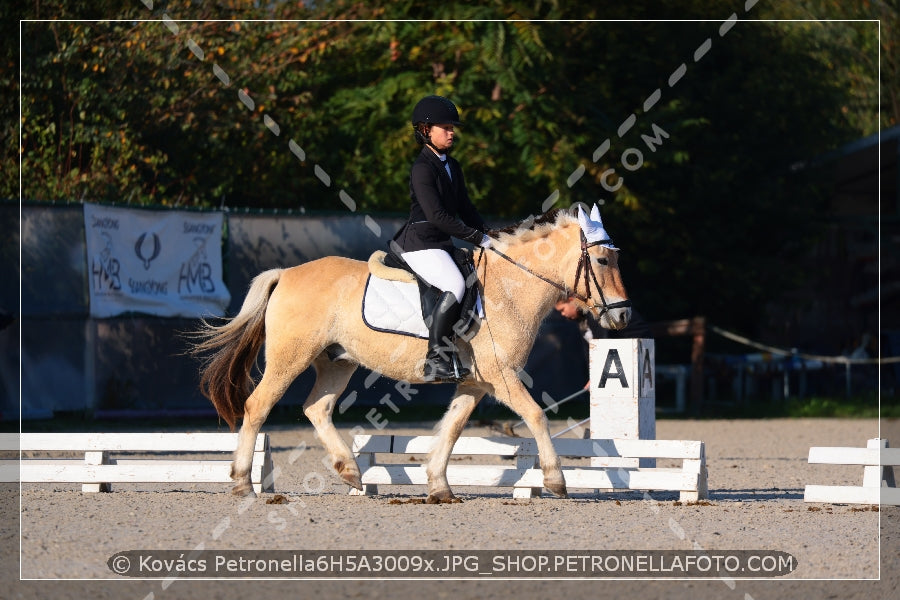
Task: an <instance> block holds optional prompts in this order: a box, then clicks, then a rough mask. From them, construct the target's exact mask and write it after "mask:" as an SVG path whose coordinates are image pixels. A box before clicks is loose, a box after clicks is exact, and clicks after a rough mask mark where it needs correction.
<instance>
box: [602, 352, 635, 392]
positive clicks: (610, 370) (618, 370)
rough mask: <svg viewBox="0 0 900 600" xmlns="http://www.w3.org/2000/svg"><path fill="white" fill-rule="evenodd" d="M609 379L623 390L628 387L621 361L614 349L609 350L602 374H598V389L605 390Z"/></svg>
mask: <svg viewBox="0 0 900 600" xmlns="http://www.w3.org/2000/svg"><path fill="white" fill-rule="evenodd" d="M610 378H612V379H616V380H618V381H619V384H620V385H621V386H622V387H623V388H627V387H628V377H627V376H626V375H625V368H624V367H623V366H622V359H621V358H619V351H618V350H616V349H615V348H610V349H609V352H607V354H606V362H605V363H604V364H603V372H602V373H601V374H600V383H599V384H598V387H601V388H605V387H606V383H607V381H608V380H609V379H610Z"/></svg>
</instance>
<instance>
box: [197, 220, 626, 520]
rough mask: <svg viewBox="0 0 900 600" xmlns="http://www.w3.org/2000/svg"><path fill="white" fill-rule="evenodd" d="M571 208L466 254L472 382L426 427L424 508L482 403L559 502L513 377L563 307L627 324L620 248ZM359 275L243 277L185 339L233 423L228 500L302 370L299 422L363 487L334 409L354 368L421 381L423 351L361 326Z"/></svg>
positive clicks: (342, 267)
mask: <svg viewBox="0 0 900 600" xmlns="http://www.w3.org/2000/svg"><path fill="white" fill-rule="evenodd" d="M576 206H578V209H577V212H576V211H573V210H563V209H554V210H552V211H550V212H548V213H545V214H543V215H540V216H538V217H529V218H528V219H526V220H525V221H523V222H521V223H519V224H517V225H514V226H510V227H507V228H505V229H500V230H493V231H490V232H488V236H489V237H491V238H492V247H491V248H490V249H488V250H484V249H480V248H477V249H476V250H475V251H473V255H474V253H475V252H480V255H479V256H478V259H477V263H476V273H477V279H478V282H477V283H478V286H479V287H480V290H481V292H482V305H483V314H484V316H483V319H481V320H480V323H479V326H477V327H476V329H475V330H474V332H472V333H469V334H467V335H465V336H461V337H459V338H458V339H457V347H458V350H459V357H460V361H461V363H462V364H463V365H464V366H466V367H468V368H469V369H470V371H471V374H470V375H469V377H468V378H466V379H465V380H462V381H459V382H458V383H457V385H456V389H455V393H454V395H453V397H452V400H451V402H450V405H449V407H448V408H447V411H446V412H445V414H444V415H443V417H442V418H441V419H440V421H439V422H438V424H437V425H436V427H435V430H436V435H435V437H436V441H435V444H434V447H433V448H432V449H431V451H430V452H429V454H428V459H427V464H426V473H427V493H428V496H427V498H426V502H428V503H440V502H445V501H450V500H453V499H455V496H454V494H453V492H452V490H451V489H450V485H449V483H448V481H447V463H448V462H449V460H450V454H451V452H452V451H453V446H454V444H455V443H456V440H457V439H458V438H459V436H460V434H461V433H462V430H463V428H464V426H465V424H466V422H467V421H468V419H469V417H470V415H471V414H472V411H473V409H474V408H475V406H476V405H477V404H478V402H479V401H480V400H481V399H482V398H483V397H484V396H485V395H486V394H490V395H491V396H492V397H493V398H495V399H496V400H497V401H499V402H500V403H502V404H504V405H506V406H507V407H509V408H510V409H511V410H513V411H514V412H515V413H517V414H518V415H519V416H520V417H521V418H522V419H523V420H524V422H525V424H526V425H527V426H528V429H529V430H530V432H531V434H532V435H533V436H534V439H535V441H536V444H537V446H538V454H539V458H540V466H541V469H542V471H543V486H544V488H546V489H547V490H548V491H550V492H551V493H552V494H554V495H556V496H558V497H562V498H565V497H567V496H568V493H567V490H566V482H565V479H564V477H563V473H562V469H561V467H560V461H559V457H558V455H557V454H556V451H555V450H554V448H553V443H552V441H551V437H550V430H549V423H548V420H547V417H546V415H545V413H544V411H543V410H542V409H541V407H540V406H539V405H538V403H537V402H536V401H535V400H534V399H533V398H532V397H531V395H530V394H529V392H528V390H527V389H526V387H525V386H524V385H523V383H522V381H521V380H520V373H521V371H522V369H523V367H524V366H525V363H526V360H527V359H528V355H529V353H530V352H531V348H532V346H533V344H534V341H535V338H536V336H537V332H538V327H539V325H540V323H541V321H542V320H543V319H544V317H545V316H547V315H548V314H549V313H550V311H551V310H552V309H553V306H554V304H555V302H557V301H558V300H559V299H561V298H563V297H574V298H575V301H576V303H577V304H578V305H579V306H580V307H581V308H582V309H584V310H588V311H590V312H591V313H592V315H593V316H594V318H596V319H597V320H598V321H599V323H600V324H601V326H603V327H604V328H606V329H613V330H616V329H622V328H624V327H625V326H626V325H627V324H628V321H629V319H630V317H631V308H630V307H631V302H630V300H628V296H627V294H626V291H625V286H624V284H623V283H622V277H621V274H620V272H619V267H618V249H617V248H615V247H614V246H613V245H612V243H611V240H610V239H609V237H608V235H607V234H606V231H605V229H604V228H603V225H602V222H601V221H600V215H599V211H598V210H597V207H596V205H595V206H594V208H593V210H592V212H591V216H590V217H588V216H587V215H586V213H585V212H584V210H583V209H582V208H581V206H580V205H576ZM473 258H474V257H473ZM368 275H369V272H368V268H367V264H366V263H365V262H362V261H357V260H352V259H349V258H344V257H337V256H329V257H324V258H320V259H317V260H313V261H310V262H308V263H304V264H301V265H298V266H293V267H290V268H276V269H271V270H267V271H264V272H262V273H260V274H259V275H257V276H256V277H255V278H254V279H253V280H252V282H251V284H250V286H249V290H248V292H247V295H246V297H245V299H244V302H243V304H242V306H241V309H240V311H239V312H238V314H237V315H235V316H234V317H233V318H231V319H225V320H224V321H225V322H224V323H223V324H221V325H216V324H212V323H210V322H208V321H207V320H205V319H201V324H200V326H199V328H198V329H197V330H195V331H194V332H193V334H194V336H195V337H194V340H193V341H192V344H191V352H192V353H193V354H195V355H196V356H198V357H199V358H200V359H201V361H202V364H201V368H200V388H201V391H202V392H203V394H204V395H205V396H206V397H207V398H209V400H210V401H211V402H212V403H213V405H214V406H215V408H216V411H217V412H218V414H219V416H220V418H222V419H224V421H225V422H226V423H227V424H228V425H229V427H230V428H231V430H232V431H234V430H235V428H236V425H237V422H238V420H239V419H240V420H241V426H240V432H239V435H238V444H237V448H236V450H235V453H234V456H233V461H232V465H231V478H232V479H233V480H234V481H235V482H236V485H235V486H234V488H233V489H232V493H234V494H235V495H238V496H252V495H254V491H253V487H252V485H251V482H250V465H251V461H252V456H253V445H254V441H255V440H256V436H257V434H258V433H259V431H260V429H261V427H262V425H263V423H264V422H265V420H266V417H267V416H268V414H269V411H270V410H271V409H272V407H273V406H274V405H275V404H276V403H277V402H278V400H279V399H280V398H281V397H282V395H283V394H284V393H285V391H286V390H287V389H288V386H289V385H290V384H291V382H292V381H293V380H294V379H295V378H296V377H297V376H298V375H300V374H301V373H302V372H303V371H305V370H306V369H307V368H308V367H309V366H310V365H311V366H313V367H314V368H315V372H316V380H315V384H314V385H313V388H312V390H311V392H310V393H309V397H308V398H307V399H306V401H305V402H304V404H303V412H304V414H305V415H306V417H307V418H309V420H310V422H311V423H312V424H313V426H314V427H315V430H316V432H317V433H318V436H319V439H320V440H321V442H322V443H323V445H324V447H325V449H326V450H327V452H328V455H329V458H330V460H331V464H332V465H333V467H334V470H335V471H336V472H337V474H338V476H339V477H340V478H341V480H342V481H343V482H345V483H346V484H347V485H349V486H352V487H354V488H357V489H359V490H362V480H361V473H360V470H359V466H358V465H357V463H356V459H355V458H354V456H353V453H352V452H351V450H350V448H349V447H348V446H347V444H346V443H345V442H344V440H343V439H342V438H341V436H340V435H339V433H338V431H337V430H336V429H335V427H334V424H333V422H332V417H331V415H332V411H333V410H334V407H335V404H336V402H337V400H338V398H339V397H340V395H341V393H342V392H343V391H344V389H345V388H346V386H347V384H348V382H349V380H350V377H351V375H352V374H353V372H354V371H355V370H356V369H357V368H358V367H360V366H362V367H365V368H367V369H370V370H372V371H377V372H378V373H380V374H382V375H384V376H385V377H388V378H391V379H394V380H397V381H403V382H408V383H409V384H418V383H423V370H424V356H425V353H426V343H427V340H424V339H418V338H412V337H409V336H401V335H398V334H394V333H385V332H382V331H376V330H374V329H371V328H369V327H367V325H366V324H365V323H364V321H363V318H362V316H361V310H360V307H361V302H362V299H363V293H364V287H365V285H366V278H367V276H368ZM592 288H595V289H596V293H592ZM579 290H583V291H579ZM264 342H265V352H264V359H265V363H264V368H263V370H262V377H261V379H260V380H259V382H258V383H256V382H255V379H254V377H253V373H252V371H253V369H254V365H256V363H257V357H258V355H259V352H260V349H261V348H262V346H263V343H264ZM336 355H338V356H336Z"/></svg>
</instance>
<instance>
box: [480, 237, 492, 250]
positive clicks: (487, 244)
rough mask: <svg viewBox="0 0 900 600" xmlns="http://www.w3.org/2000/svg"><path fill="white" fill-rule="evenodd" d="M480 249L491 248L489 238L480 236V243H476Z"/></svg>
mask: <svg viewBox="0 0 900 600" xmlns="http://www.w3.org/2000/svg"><path fill="white" fill-rule="evenodd" d="M478 245H479V246H481V247H482V248H490V247H491V238H489V237H488V236H486V235H484V234H482V236H481V241H480V242H479V243H478Z"/></svg>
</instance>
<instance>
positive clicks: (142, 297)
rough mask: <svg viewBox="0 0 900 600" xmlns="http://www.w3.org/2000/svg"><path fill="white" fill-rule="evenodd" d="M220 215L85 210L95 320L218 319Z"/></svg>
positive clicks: (223, 296) (221, 302)
mask: <svg viewBox="0 0 900 600" xmlns="http://www.w3.org/2000/svg"><path fill="white" fill-rule="evenodd" d="M222 223H223V214H222V213H207V212H203V213H201V212H191V211H175V210H146V209H143V210H142V209H132V208H117V207H108V206H99V205H96V204H85V205H84V232H85V237H86V241H87V267H88V279H89V285H88V287H89V290H90V300H91V316H92V317H99V318H103V317H114V316H116V315H120V314H123V313H127V312H141V313H148V314H152V315H158V316H161V317H200V316H221V315H223V314H224V313H225V307H227V306H228V302H229V300H230V299H231V295H230V294H229V292H228V289H227V288H226V287H225V284H224V283H223V282H222Z"/></svg>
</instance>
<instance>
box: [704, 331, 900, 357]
mask: <svg viewBox="0 0 900 600" xmlns="http://www.w3.org/2000/svg"><path fill="white" fill-rule="evenodd" d="M707 327H708V328H709V329H710V331H712V332H713V333H718V334H719V335H721V336H722V337H724V338H728V339H729V340H732V341H734V342H738V343H740V344H744V345H746V346H750V347H751V348H756V349H757V350H763V351H765V352H769V353H771V354H779V355H781V356H796V357H797V358H802V359H803V360H818V361H821V362H826V363H835V364H841V365H871V364H883V365H884V364H890V363H897V362H900V356H889V357H887V358H850V357H849V356H821V355H819V354H806V353H804V352H797V351H796V350H784V349H783V348H776V347H774V346H768V345H766V344H761V343H759V342H754V341H753V340H751V339H749V338H746V337H744V336H742V335H738V334H736V333H732V332H730V331H726V330H725V329H722V328H721V327H716V326H715V325H707Z"/></svg>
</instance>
